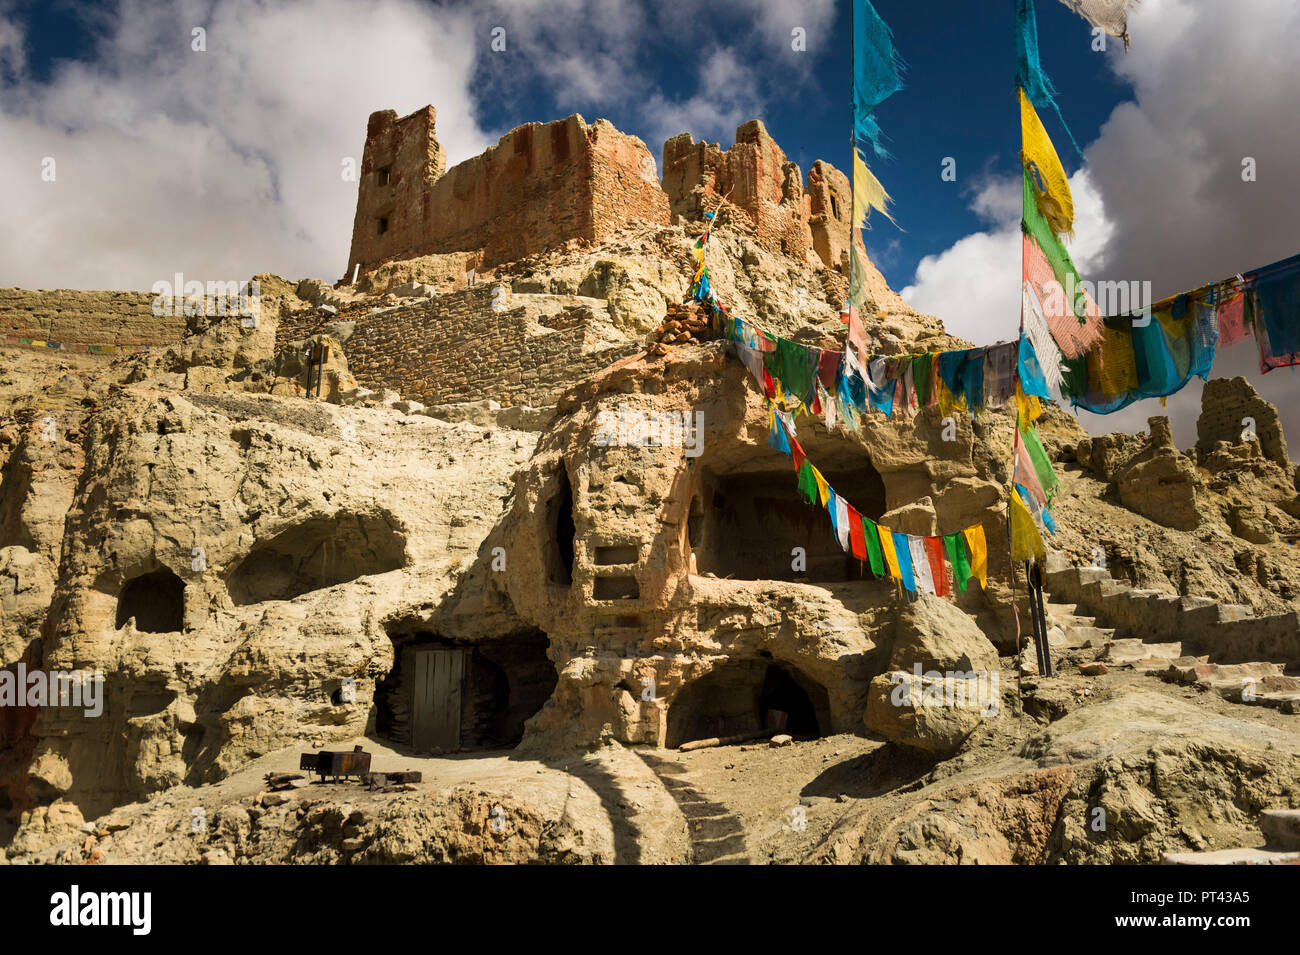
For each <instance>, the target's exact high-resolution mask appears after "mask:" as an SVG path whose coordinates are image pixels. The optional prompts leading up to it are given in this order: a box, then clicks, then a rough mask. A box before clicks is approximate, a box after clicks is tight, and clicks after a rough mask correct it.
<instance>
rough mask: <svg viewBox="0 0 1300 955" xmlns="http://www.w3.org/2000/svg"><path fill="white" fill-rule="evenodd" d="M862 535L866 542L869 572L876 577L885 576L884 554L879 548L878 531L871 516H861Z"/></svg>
mask: <svg viewBox="0 0 1300 955" xmlns="http://www.w3.org/2000/svg"><path fill="white" fill-rule="evenodd" d="M862 536H863V537H864V538H865V539H866V542H867V558H868V559H869V560H870V561H871V572H872V573H873V574H875V575H876V576H877V577H883V576H885V555H884V553H883V552H882V551H881V549H880V532H879V531H878V530H876V522H875V521H873V520H872V519H871V518H869V517H866V516H863V518H862Z"/></svg>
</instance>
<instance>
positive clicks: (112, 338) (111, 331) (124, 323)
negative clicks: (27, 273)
mask: <svg viewBox="0 0 1300 955" xmlns="http://www.w3.org/2000/svg"><path fill="white" fill-rule="evenodd" d="M153 300H154V295H153V294H152V293H150V292H82V291H76V290H71V289H59V290H56V291H46V290H39V291H33V290H28V289H17V288H5V289H0V336H3V337H4V338H14V337H19V338H25V339H31V340H40V341H45V342H52V343H57V344H66V345H71V344H74V343H75V344H81V345H96V346H110V345H113V346H123V345H170V344H174V343H175V342H178V341H180V340H181V338H182V337H183V336H184V334H185V317H184V316H183V315H173V316H163V317H157V316H155V315H154V314H153Z"/></svg>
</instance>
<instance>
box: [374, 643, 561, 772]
mask: <svg viewBox="0 0 1300 955" xmlns="http://www.w3.org/2000/svg"><path fill="white" fill-rule="evenodd" d="M389 636H390V638H391V639H392V641H393V654H394V660H395V662H394V666H393V669H392V671H391V672H390V673H389V674H388V676H386V677H385V678H384V679H382V680H380V681H379V683H378V684H377V685H376V687H375V704H376V714H375V729H376V731H377V732H378V734H379V735H381V736H384V737H386V738H388V739H391V740H392V741H393V742H395V743H400V744H403V745H406V746H410V747H412V748H413V749H415V750H417V751H419V752H422V753H423V752H434V751H436V752H441V753H447V752H455V751H463V750H482V749H501V748H513V747H514V746H516V745H518V744H519V742H520V740H522V739H523V736H524V724H525V723H526V722H527V721H528V719H529V718H530V717H532V716H533V715H534V714H535V713H536V712H537V711H538V710H540V709H541V708H542V706H543V705H544V704H545V703H546V701H547V700H548V699H550V696H551V693H552V692H553V691H554V689H555V684H556V681H557V676H556V672H555V666H554V664H552V663H551V661H550V658H549V657H547V655H546V649H547V647H548V646H549V641H548V640H547V638H546V635H545V634H544V633H542V632H541V631H540V630H532V631H526V632H523V633H518V634H511V635H509V636H506V637H501V638H497V639H492V640H484V641H479V642H465V641H455V640H447V639H444V638H441V637H438V636H436V635H434V634H432V633H430V632H428V631H422V632H416V633H409V634H407V633H393V632H390V634H389Z"/></svg>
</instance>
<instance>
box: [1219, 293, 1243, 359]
mask: <svg viewBox="0 0 1300 955" xmlns="http://www.w3.org/2000/svg"><path fill="white" fill-rule="evenodd" d="M1245 306H1246V296H1245V295H1244V294H1241V293H1238V294H1236V295H1234V296H1232V297H1231V298H1228V299H1224V300H1223V301H1222V302H1220V303H1219V308H1218V319H1219V347H1220V348H1227V347H1228V346H1229V345H1235V344H1237V343H1238V342H1240V341H1245V340H1246V338H1247V337H1249V335H1250V329H1248V328H1247V327H1246V308H1245Z"/></svg>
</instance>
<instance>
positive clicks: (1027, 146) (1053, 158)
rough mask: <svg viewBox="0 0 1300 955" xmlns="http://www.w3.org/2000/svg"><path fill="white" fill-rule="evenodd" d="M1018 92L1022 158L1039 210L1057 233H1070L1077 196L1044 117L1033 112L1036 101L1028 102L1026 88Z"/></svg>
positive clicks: (1071, 232) (1071, 231)
mask: <svg viewBox="0 0 1300 955" xmlns="http://www.w3.org/2000/svg"><path fill="white" fill-rule="evenodd" d="M1017 92H1019V94H1020V135H1021V143H1022V145H1021V153H1020V159H1021V162H1023V163H1024V164H1025V168H1026V169H1028V170H1029V177H1030V179H1032V180H1033V182H1034V192H1035V194H1036V198H1037V200H1038V211H1039V212H1041V213H1042V214H1043V218H1045V219H1046V220H1047V223H1048V225H1050V226H1051V227H1052V230H1053V231H1054V232H1055V233H1056V234H1057V235H1066V236H1068V235H1071V234H1073V232H1074V198H1073V197H1072V196H1071V195H1070V184H1069V182H1068V181H1067V180H1066V177H1065V169H1064V168H1063V167H1062V166H1061V160H1060V158H1059V157H1058V156H1057V155H1056V148H1055V147H1054V146H1053V145H1052V140H1051V139H1050V138H1049V137H1048V135H1047V130H1046V129H1044V128H1043V122H1042V120H1040V119H1039V118H1038V114H1037V113H1036V112H1034V104H1033V103H1031V102H1029V98H1028V97H1027V96H1025V91H1024V90H1018V91H1017Z"/></svg>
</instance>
